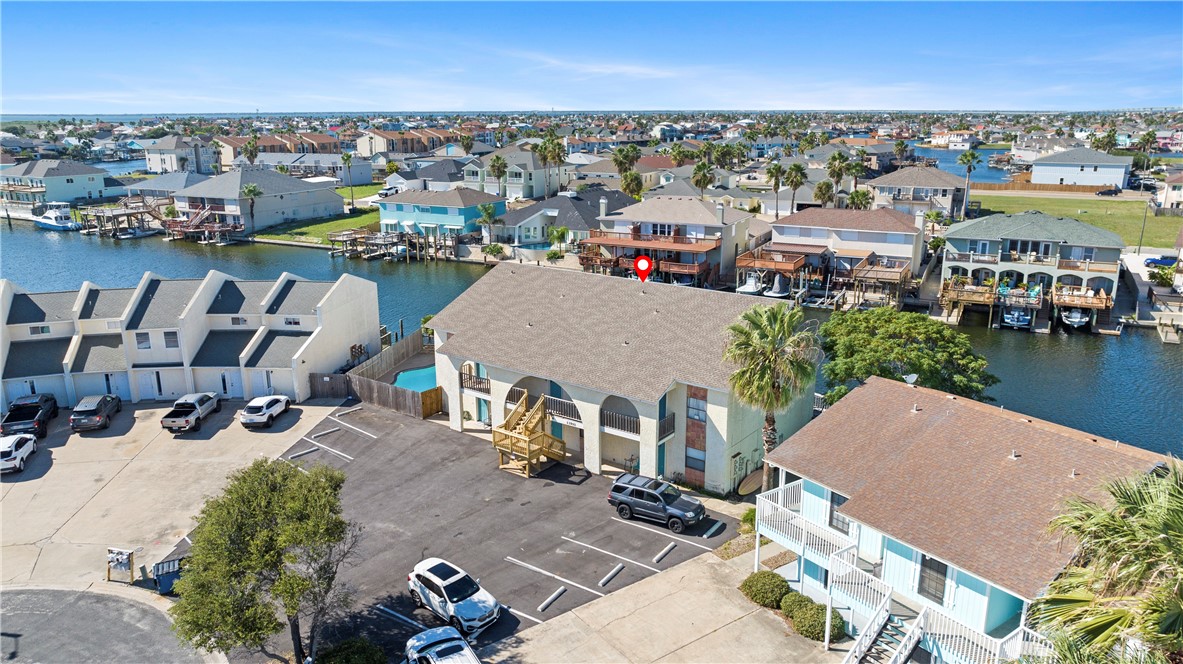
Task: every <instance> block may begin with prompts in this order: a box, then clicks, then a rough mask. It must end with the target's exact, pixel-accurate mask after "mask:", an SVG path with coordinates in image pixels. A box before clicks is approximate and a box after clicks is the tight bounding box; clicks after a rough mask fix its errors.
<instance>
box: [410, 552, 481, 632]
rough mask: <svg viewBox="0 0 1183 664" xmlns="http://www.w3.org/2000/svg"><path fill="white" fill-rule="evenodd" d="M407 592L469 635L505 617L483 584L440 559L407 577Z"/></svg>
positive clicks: (423, 564) (430, 561)
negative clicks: (482, 586)
mask: <svg viewBox="0 0 1183 664" xmlns="http://www.w3.org/2000/svg"><path fill="white" fill-rule="evenodd" d="M407 590H409V591H410V592H411V599H412V600H414V602H415V605H416V606H420V607H424V608H426V609H427V610H429V611H431V612H432V613H434V614H435V615H437V616H439V617H440V618H442V619H443V620H445V621H447V622H448V624H449V625H451V626H452V627H455V628H456V629H457V630H459V631H461V632H464V633H465V634H471V633H473V632H475V631H478V630H482V629H484V628H486V627H488V626H489V625H492V624H493V623H494V622H496V621H497V618H499V617H500V616H501V604H500V603H498V602H497V600H496V599H494V598H493V595H491V594H489V591H487V590H485V589H484V588H481V583H480V581H477V580H475V579H473V578H472V577H471V576H469V575H468V574H466V573H465V572H464V570H462V569H460V568H459V567H456V566H455V565H453V564H452V563H449V562H447V561H445V560H442V559H440V558H428V559H427V560H424V561H422V562H420V563H419V564H418V565H415V569H414V570H413V571H412V572H411V573H410V574H408V575H407Z"/></svg>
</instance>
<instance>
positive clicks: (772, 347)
mask: <svg viewBox="0 0 1183 664" xmlns="http://www.w3.org/2000/svg"><path fill="white" fill-rule="evenodd" d="M804 320H805V313H804V309H802V308H801V307H795V308H793V309H789V308H788V306H787V304H786V303H784V302H781V303H778V304H776V305H772V306H765V305H756V306H755V307H752V308H751V309H749V310H747V311H745V312H744V313H743V315H741V316H740V319H739V321H737V322H735V323H732V324H731V325H730V326H728V327H727V336H728V340H727V347H726V348H725V349H724V351H723V359H724V361H727V362H731V363H734V364H735V365H736V366H737V368H736V370H735V371H734V372H733V373H732V374H731V376H730V377H729V378H728V381H727V382H728V384H729V385H730V386H731V391H732V393H734V394H735V396H736V398H737V399H739V401H740V402H741V403H744V404H746V405H748V406H751V407H752V408H756V409H759V410H762V411H764V429H763V438H764V454H765V456H767V455H768V454H770V453H771V452H772V451H773V450H775V449H776V446H777V443H778V442H779V441H778V440H777V432H776V414H777V413H779V412H783V411H784V410H785V409H787V408H788V407H789V406H790V405H791V404H792V403H793V401H795V400H796V399H797V398H799V397H801V396H802V395H804V394H807V393H809V392H812V391H813V386H814V381H815V379H816V377H817V367H818V363H819V361H820V360H821V341H820V340H819V339H818V335H817V332H816V330H815V329H814V327H813V326H812V325H805V324H804ZM771 484H772V466H770V465H768V463H767V461H765V463H764V482H763V486H764V488H763V490H764V491H768V489H769V488H771V486H770V485H771Z"/></svg>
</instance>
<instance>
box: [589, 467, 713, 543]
mask: <svg viewBox="0 0 1183 664" xmlns="http://www.w3.org/2000/svg"><path fill="white" fill-rule="evenodd" d="M608 503H609V504H610V505H612V506H613V507H615V508H616V513H617V514H619V515H620V518H622V519H631V518H633V517H634V516H639V517H641V518H643V519H652V520H653V521H659V522H661V523H664V524H665V525H667V526H669V529H670V531H671V532H674V533H680V532H682V531H683V530H685V529H686V526H693V525H694V524H696V523H698V522H700V521H702V520H703V519H705V518H706V515H707V513H706V508H704V507H703V506H702V503H700V502H698V500H697V499H694V498H690V497H689V496H683V495H682V492H681V491H678V489H677V488H676V487H674V486H673V485H671V484H669V483H668V482H662V481H661V480H655V479H653V478H651V477H644V476H643V475H634V474H632V473H624V474H622V475H621V476H620V477H617V478H616V482H615V483H614V484H613V485H612V490H611V491H609V492H608Z"/></svg>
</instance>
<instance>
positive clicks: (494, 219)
mask: <svg viewBox="0 0 1183 664" xmlns="http://www.w3.org/2000/svg"><path fill="white" fill-rule="evenodd" d="M476 209H477V210H479V211H480V213H481V217H480V219H477V220H476V223H477V225H478V226H484V227H485V228H488V229H489V244H492V243H493V230H494V228H495V227H496V226H497V224H500V223H503V220H502V219H501V217H498V216H497V206H495V205H493V204H492V203H481V204H480V205H478V206H476Z"/></svg>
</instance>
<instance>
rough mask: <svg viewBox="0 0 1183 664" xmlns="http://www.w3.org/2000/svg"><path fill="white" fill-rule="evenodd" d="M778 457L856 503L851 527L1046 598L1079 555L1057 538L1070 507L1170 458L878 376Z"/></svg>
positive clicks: (774, 457)
mask: <svg viewBox="0 0 1183 664" xmlns="http://www.w3.org/2000/svg"><path fill="white" fill-rule="evenodd" d="M914 405H915V406H916V407H917V412H912V408H913V406H914ZM839 450H840V451H839ZM1012 451H1015V452H1017V454H1018V458H1017V459H1010V458H1009V457H1010V455H1011V452H1012ZM767 458H768V460H769V461H770V462H772V463H773V464H776V465H778V466H781V467H784V468H786V469H788V470H790V471H792V472H793V473H796V474H798V475H801V476H802V477H805V478H808V479H810V480H812V481H814V482H818V483H820V484H823V485H825V486H827V487H829V488H830V489H832V490H834V491H837V492H838V493H840V494H843V495H845V496H847V497H848V498H849V501H847V502H846V504H844V505H843V506H842V507H841V509H840V511H841V512H842V513H843V514H845V515H846V516H848V517H850V518H851V519H854V520H855V521H858V522H860V523H863V524H866V525H867V526H870V527H871V528H874V529H875V530H878V531H880V532H882V533H884V534H886V535H888V536H890V537H892V538H894V539H897V540H899V541H901V542H903V543H904V544H907V545H909V546H912V547H915V548H917V549H920V550H921V551H923V552H925V553H927V554H929V555H931V556H933V557H935V558H938V559H940V560H943V561H945V562H947V563H949V564H952V565H954V566H956V567H959V568H961V569H963V570H966V571H968V572H970V573H972V574H975V575H977V576H979V577H981V578H983V579H985V580H987V581H990V582H991V583H993V584H995V585H998V586H1000V587H1002V588H1003V589H1005V590H1008V591H1010V592H1012V593H1016V594H1018V595H1020V596H1021V597H1022V598H1023V599H1031V598H1033V597H1035V596H1036V595H1038V594H1039V593H1040V591H1041V589H1042V588H1043V587H1044V586H1046V585H1047V583H1048V582H1050V581H1051V580H1052V579H1053V578H1054V577H1055V575H1056V574H1057V573H1058V572H1059V571H1060V570H1061V569H1062V568H1063V567H1064V565H1065V564H1066V563H1067V562H1068V561H1069V558H1070V557H1071V555H1072V549H1073V547H1072V545H1071V543H1065V544H1064V545H1063V546H1061V543H1060V540H1059V537H1058V536H1056V535H1052V534H1049V532H1048V523H1049V521H1051V519H1052V518H1053V517H1054V516H1056V515H1057V514H1059V513H1060V511H1061V508H1062V506H1063V501H1064V500H1065V499H1066V498H1068V497H1070V496H1074V495H1083V496H1086V497H1092V498H1099V497H1101V496H1102V491H1101V488H1100V487H1101V485H1102V484H1103V483H1105V482H1107V481H1109V480H1112V479H1115V478H1118V477H1126V476H1131V475H1134V474H1137V473H1140V472H1146V471H1149V470H1150V469H1151V468H1153V467H1154V466H1155V465H1156V464H1158V463H1161V462H1165V461H1166V458H1165V457H1163V456H1161V455H1158V454H1154V453H1152V452H1148V451H1146V450H1142V449H1138V448H1136V447H1131V446H1129V445H1122V444H1120V443H1117V442H1114V441H1111V440H1106V439H1103V438H1100V437H1098V436H1093V435H1091V434H1088V433H1085V432H1083V431H1078V430H1075V429H1070V428H1068V427H1064V426H1060V425H1058V424H1053V423H1051V422H1045V421H1043V420H1037V419H1035V418H1032V417H1029V416H1027V415H1023V414H1021V413H1017V412H1014V411H1010V410H1005V409H1002V408H998V407H996V406H989V405H986V404H984V403H980V402H977V401H973V400H970V399H965V398H962V397H955V398H954V397H951V395H948V394H946V393H944V392H940V391H938V390H931V389H927V388H922V387H912V386H909V385H906V384H904V383H901V382H897V381H893V380H888V379H885V378H877V377H872V378H869V379H868V380H867V382H866V384H864V385H862V386H860V387H857V388H855V389H854V390H852V391H851V392H850V394H848V395H847V396H845V397H843V398H842V400H840V401H839V402H838V403H837V404H835V405H834V406H833V407H832V408H830V409H829V410H828V411H826V412H825V413H823V414H822V416H821V417H818V418H817V419H816V420H814V421H813V422H810V423H809V424H807V425H806V426H805V427H804V428H803V429H801V430H800V431H798V432H797V433H796V434H794V435H793V436H792V437H790V438H789V439H788V440H786V441H785V442H784V444H782V445H781V446H780V447H778V448H777V449H776V450H775V451H773V452H772V453H771V454H769V455H768V457H767ZM1073 473H1075V476H1073Z"/></svg>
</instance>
